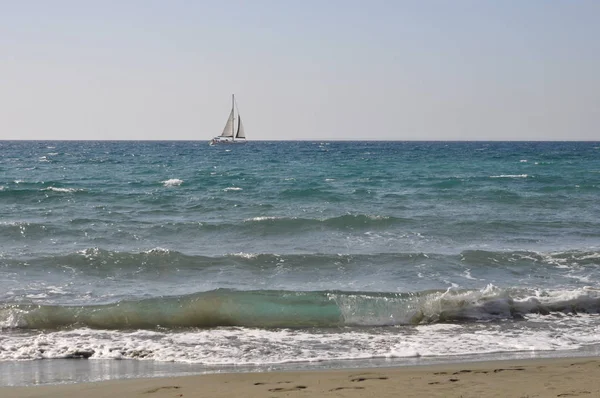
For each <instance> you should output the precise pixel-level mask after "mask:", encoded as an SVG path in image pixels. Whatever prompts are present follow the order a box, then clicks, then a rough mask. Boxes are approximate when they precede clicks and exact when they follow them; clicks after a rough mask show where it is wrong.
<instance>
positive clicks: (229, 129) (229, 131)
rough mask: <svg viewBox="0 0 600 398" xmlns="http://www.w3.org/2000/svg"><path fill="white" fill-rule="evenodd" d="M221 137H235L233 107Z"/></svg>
mask: <svg viewBox="0 0 600 398" xmlns="http://www.w3.org/2000/svg"><path fill="white" fill-rule="evenodd" d="M221 137H233V109H231V113H230V114H229V118H228V119H227V123H226V124H225V128H224V129H223V132H222V133H221Z"/></svg>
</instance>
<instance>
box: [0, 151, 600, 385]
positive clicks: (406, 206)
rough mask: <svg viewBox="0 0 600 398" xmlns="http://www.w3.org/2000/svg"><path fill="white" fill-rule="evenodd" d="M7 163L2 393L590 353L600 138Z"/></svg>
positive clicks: (0, 236) (598, 274) (1, 215)
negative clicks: (190, 376) (193, 376)
mask: <svg viewBox="0 0 600 398" xmlns="http://www.w3.org/2000/svg"><path fill="white" fill-rule="evenodd" d="M0 154H1V155H0V385H34V384H47V383H65V382H78V381H94V380H105V379H109V378H112V379H114V378H124V377H140V376H163V375H174V374H187V373H202V372H230V371H265V370H271V369H315V368H341V367H352V366H400V365H404V364H419V363H431V362H436V361H438V362H444V361H446V362H447V361H466V360H477V359H489V358H502V357H507V356H510V357H515V356H516V357H526V358H531V357H544V356H579V355H598V354H600V315H599V311H600V284H599V281H600V143H599V142H339V141H331V142H319V141H301V142H268V141H265V142H259V141H251V142H248V143H247V144H244V145H216V146H209V145H208V143H207V142H204V141H203V142H198V141H195V142H182V141H172V142H130V141H123V142H103V141H81V142H73V141H59V142H53V141H43V142H34V141H0ZM42 360H43V361H42Z"/></svg>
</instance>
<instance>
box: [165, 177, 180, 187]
mask: <svg viewBox="0 0 600 398" xmlns="http://www.w3.org/2000/svg"><path fill="white" fill-rule="evenodd" d="M161 182H162V183H163V185H164V186H165V187H177V186H179V185H181V184H182V183H183V180H180V179H179V178H171V179H168V180H165V181H161Z"/></svg>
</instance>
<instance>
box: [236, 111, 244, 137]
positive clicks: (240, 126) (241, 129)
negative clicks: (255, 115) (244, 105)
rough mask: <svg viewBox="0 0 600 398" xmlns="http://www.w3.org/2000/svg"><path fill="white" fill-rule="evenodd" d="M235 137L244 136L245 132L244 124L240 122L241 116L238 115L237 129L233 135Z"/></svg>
mask: <svg viewBox="0 0 600 398" xmlns="http://www.w3.org/2000/svg"><path fill="white" fill-rule="evenodd" d="M235 138H244V139H245V138H246V133H245V132H244V125H243V124H242V117H241V116H240V115H238V131H237V134H236V135H235Z"/></svg>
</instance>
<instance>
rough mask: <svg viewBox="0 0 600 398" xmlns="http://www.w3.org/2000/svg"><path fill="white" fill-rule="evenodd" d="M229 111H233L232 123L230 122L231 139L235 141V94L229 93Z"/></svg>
mask: <svg viewBox="0 0 600 398" xmlns="http://www.w3.org/2000/svg"><path fill="white" fill-rule="evenodd" d="M231 112H232V113H233V123H231V141H235V94H231Z"/></svg>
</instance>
